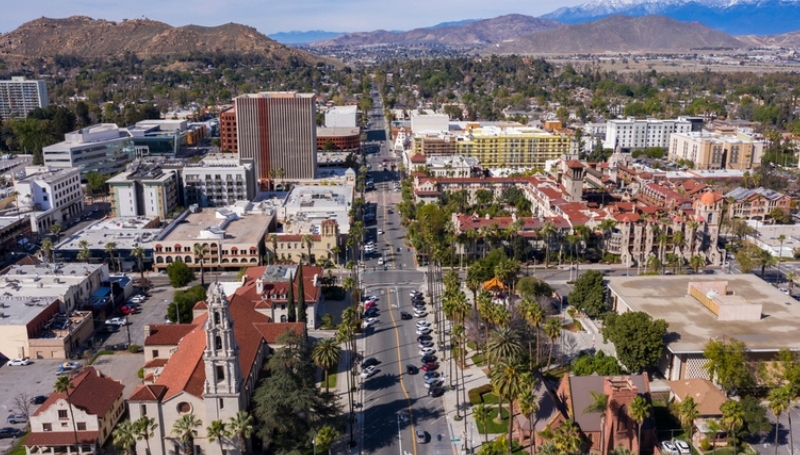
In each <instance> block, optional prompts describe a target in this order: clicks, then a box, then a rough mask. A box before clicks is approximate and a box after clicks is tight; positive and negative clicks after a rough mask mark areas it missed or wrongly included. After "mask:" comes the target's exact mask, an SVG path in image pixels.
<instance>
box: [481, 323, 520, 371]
mask: <svg viewBox="0 0 800 455" xmlns="http://www.w3.org/2000/svg"><path fill="white" fill-rule="evenodd" d="M521 351H522V346H521V345H520V342H519V334H518V333H517V331H516V330H514V329H512V328H510V327H499V328H497V329H495V330H493V331H492V334H491V336H490V337H489V340H488V341H487V342H486V353H487V354H488V357H489V359H491V361H492V362H495V363H501V362H512V361H513V360H514V359H516V358H517V357H519V354H520V352H521Z"/></svg>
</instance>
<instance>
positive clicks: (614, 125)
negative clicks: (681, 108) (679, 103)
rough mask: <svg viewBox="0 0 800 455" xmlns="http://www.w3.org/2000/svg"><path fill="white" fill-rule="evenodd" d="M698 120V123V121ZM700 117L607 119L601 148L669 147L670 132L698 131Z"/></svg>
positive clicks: (700, 122)
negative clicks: (604, 137) (604, 138)
mask: <svg viewBox="0 0 800 455" xmlns="http://www.w3.org/2000/svg"><path fill="white" fill-rule="evenodd" d="M698 120H699V123H698ZM701 127H702V119H697V118H695V117H678V118H677V119H669V120H659V119H636V118H634V117H628V118H627V119H615V120H609V121H608V122H607V123H606V140H605V142H603V148H607V149H612V150H616V149H617V148H619V149H621V150H623V151H631V150H638V149H645V148H650V147H662V148H664V149H666V148H667V147H669V137H670V134H672V133H688V132H690V131H699V130H700V128H701Z"/></svg>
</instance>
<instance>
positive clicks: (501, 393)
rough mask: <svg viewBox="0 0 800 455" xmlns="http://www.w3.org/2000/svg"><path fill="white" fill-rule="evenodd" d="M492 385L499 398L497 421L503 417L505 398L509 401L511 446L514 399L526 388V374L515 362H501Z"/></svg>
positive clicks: (496, 369) (493, 374)
mask: <svg viewBox="0 0 800 455" xmlns="http://www.w3.org/2000/svg"><path fill="white" fill-rule="evenodd" d="M491 381H492V387H493V388H494V393H495V394H497V396H498V398H499V400H498V401H499V403H498V408H497V422H498V423H499V422H502V419H503V399H505V400H506V401H508V441H509V448H510V447H511V430H512V429H513V428H514V425H513V422H514V400H515V399H516V398H517V397H518V396H520V394H522V391H523V390H524V386H525V385H524V384H525V382H526V380H525V374H524V373H523V368H522V367H520V366H519V365H515V364H513V363H505V362H504V363H501V364H499V365H497V366H496V367H495V368H494V370H492V379H491Z"/></svg>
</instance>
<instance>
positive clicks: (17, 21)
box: [0, 0, 582, 34]
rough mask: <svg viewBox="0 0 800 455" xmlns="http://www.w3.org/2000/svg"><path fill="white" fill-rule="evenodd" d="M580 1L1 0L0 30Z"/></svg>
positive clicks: (324, 23)
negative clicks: (84, 20)
mask: <svg viewBox="0 0 800 455" xmlns="http://www.w3.org/2000/svg"><path fill="white" fill-rule="evenodd" d="M579 3H582V1H581V0H547V1H542V0H401V1H386V0H283V1H279V0H183V1H178V0H124V1H121V0H71V1H64V0H27V1H22V2H20V1H15V0H0V10H2V14H0V33H7V32H10V31H12V30H14V29H16V28H17V27H19V26H20V25H22V24H23V23H25V22H28V21H31V20H34V19H37V18H40V17H42V16H45V17H49V18H65V17H69V16H89V17H91V18H93V19H106V20H111V21H121V20H122V19H136V18H142V17H145V18H147V19H152V20H157V21H161V22H165V23H167V24H170V25H174V26H180V25H186V24H197V25H206V26H213V25H220V24H225V23H228V22H236V23H240V24H245V25H249V26H252V27H255V28H256V29H258V31H260V32H261V33H264V34H271V33H276V32H289V31H307V30H326V31H334V32H355V31H371V30H377V29H385V30H410V29H413V28H418V27H428V26H431V25H435V24H438V23H440V22H449V21H458V20H463V19H489V18H492V17H497V16H502V15H504V14H512V13H517V14H525V15H529V16H540V15H542V14H546V13H549V12H551V11H553V10H555V9H557V8H559V7H562V6H574V5H576V4H579Z"/></svg>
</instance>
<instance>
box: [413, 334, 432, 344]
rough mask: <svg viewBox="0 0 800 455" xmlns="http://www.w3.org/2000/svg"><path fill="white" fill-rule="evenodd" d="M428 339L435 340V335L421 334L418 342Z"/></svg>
mask: <svg viewBox="0 0 800 455" xmlns="http://www.w3.org/2000/svg"><path fill="white" fill-rule="evenodd" d="M426 340H428V341H429V340H433V337H432V336H430V335H428V334H425V335H420V336H418V337H417V343H422V342H423V341H426Z"/></svg>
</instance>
